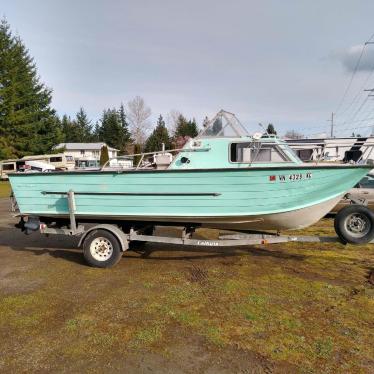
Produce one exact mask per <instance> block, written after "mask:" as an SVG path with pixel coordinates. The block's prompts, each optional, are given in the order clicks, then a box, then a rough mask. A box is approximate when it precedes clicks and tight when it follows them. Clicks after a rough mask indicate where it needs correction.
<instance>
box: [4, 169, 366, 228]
mask: <svg viewBox="0 0 374 374" xmlns="http://www.w3.org/2000/svg"><path fill="white" fill-rule="evenodd" d="M369 170H370V167H367V166H342V165H341V166H334V167H332V166H309V165H308V166H305V165H303V166H298V167H277V168H275V167H274V168H269V167H263V168H260V167H259V168H247V169H220V170H217V169H211V170H162V171H161V170H160V171H126V172H122V173H116V172H66V173H47V174H39V173H38V174H28V175H26V174H23V175H22V174H13V175H10V182H11V185H12V189H13V192H14V195H15V197H16V200H17V203H18V206H19V209H20V213H21V214H25V215H35V216H40V217H56V218H64V217H68V213H69V212H68V204H67V198H66V193H67V192H68V191H69V190H73V191H74V192H75V199H76V216H77V218H78V219H80V220H91V221H92V220H97V221H98V222H100V221H101V220H104V219H105V220H118V221H143V222H158V223H160V222H165V223H169V224H170V223H178V224H179V223H196V224H201V225H203V226H206V227H217V228H231V229H242V230H260V229H263V230H269V229H274V230H287V229H297V228H302V227H306V226H309V225H311V224H313V223H314V222H316V221H318V220H319V219H320V218H321V217H323V216H324V215H325V214H326V213H328V212H329V211H330V210H331V209H332V208H333V207H334V205H335V204H336V203H337V202H338V201H339V199H340V198H341V197H342V196H343V195H344V193H345V192H346V191H348V190H349V189H350V188H351V187H353V186H354V185H355V184H356V183H357V182H358V181H359V180H360V179H361V178H362V177H363V176H364V175H365V174H366V173H367V172H368V171H369Z"/></svg>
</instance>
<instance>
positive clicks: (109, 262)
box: [83, 229, 122, 268]
mask: <svg viewBox="0 0 374 374" xmlns="http://www.w3.org/2000/svg"><path fill="white" fill-rule="evenodd" d="M83 254H84V258H85V259H86V261H87V262H88V263H89V264H90V265H91V266H95V267H99V268H109V267H112V266H114V265H115V264H116V263H117V262H118V261H119V260H120V259H121V257H122V251H121V245H120V243H119V241H118V239H117V238H116V237H115V236H114V235H113V234H112V233H110V232H109V231H107V230H102V229H98V230H93V231H92V232H90V233H89V234H88V235H87V237H86V238H85V239H84V242H83Z"/></svg>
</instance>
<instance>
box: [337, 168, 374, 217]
mask: <svg viewBox="0 0 374 374" xmlns="http://www.w3.org/2000/svg"><path fill="white" fill-rule="evenodd" d="M349 194H351V196H352V197H354V198H355V199H365V200H367V202H368V207H369V208H370V209H372V210H374V175H373V174H368V175H367V176H366V177H364V178H362V179H361V180H360V182H358V183H357V184H356V185H355V186H354V187H353V188H352V189H351V190H350V191H349ZM349 204H350V202H349V200H347V199H342V200H340V201H339V203H338V204H337V205H336V206H335V207H334V208H333V209H332V211H331V213H337V212H338V211H339V210H340V209H342V208H344V207H345V206H347V205H349Z"/></svg>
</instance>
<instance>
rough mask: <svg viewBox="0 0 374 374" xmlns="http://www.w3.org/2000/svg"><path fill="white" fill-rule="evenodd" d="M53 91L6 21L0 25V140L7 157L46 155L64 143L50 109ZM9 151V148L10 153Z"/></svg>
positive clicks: (57, 122)
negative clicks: (60, 143) (52, 148)
mask: <svg viewBox="0 0 374 374" xmlns="http://www.w3.org/2000/svg"><path fill="white" fill-rule="evenodd" d="M51 99H52V91H51V90H50V89H48V88H47V87H45V85H44V84H43V83H41V82H40V79H39V76H38V73H37V69H36V66H35V63H34V61H33V59H32V58H31V57H30V55H29V52H28V50H27V49H26V47H25V45H24V44H23V42H22V40H21V39H20V38H19V37H15V36H13V35H12V33H11V31H10V27H9V24H8V23H7V21H6V20H4V19H3V20H2V21H1V22H0V138H1V139H2V142H4V144H7V146H8V147H11V148H7V149H8V151H7V154H8V156H9V155H10V154H11V155H12V156H23V155H27V154H33V153H34V154H36V153H46V152H48V151H50V149H51V147H52V146H53V145H55V144H56V143H59V142H61V141H62V140H63V134H62V132H61V129H60V126H59V121H58V120H57V118H56V116H55V112H54V110H53V109H52V108H51V106H50V104H51ZM9 149H12V151H11V152H10V151H9Z"/></svg>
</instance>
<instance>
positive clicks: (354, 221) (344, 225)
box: [334, 204, 374, 244]
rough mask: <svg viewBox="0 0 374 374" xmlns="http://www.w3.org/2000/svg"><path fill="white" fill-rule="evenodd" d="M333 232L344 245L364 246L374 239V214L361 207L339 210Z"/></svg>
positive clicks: (348, 207)
mask: <svg viewBox="0 0 374 374" xmlns="http://www.w3.org/2000/svg"><path fill="white" fill-rule="evenodd" d="M334 227H335V232H336V234H337V235H338V237H339V238H340V240H341V241H342V242H343V243H344V244H346V243H350V244H365V243H369V242H370V241H371V240H373V239H374V213H373V212H372V211H371V210H370V209H369V208H367V207H366V206H363V205H358V204H352V205H349V206H346V207H344V208H343V209H341V210H340V211H339V212H338V213H337V215H336V216H335V220H334Z"/></svg>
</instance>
